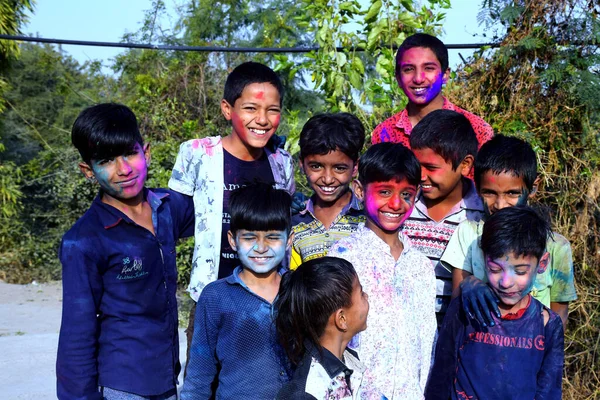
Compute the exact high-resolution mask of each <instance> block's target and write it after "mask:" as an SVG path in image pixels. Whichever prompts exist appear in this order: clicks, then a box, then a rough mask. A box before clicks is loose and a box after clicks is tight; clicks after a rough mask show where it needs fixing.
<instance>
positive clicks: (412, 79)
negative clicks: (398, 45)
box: [396, 47, 449, 105]
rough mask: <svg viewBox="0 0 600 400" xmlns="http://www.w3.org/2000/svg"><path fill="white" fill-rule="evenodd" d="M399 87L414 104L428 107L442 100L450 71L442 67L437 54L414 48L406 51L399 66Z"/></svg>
mask: <svg viewBox="0 0 600 400" xmlns="http://www.w3.org/2000/svg"><path fill="white" fill-rule="evenodd" d="M396 68H397V71H398V73H397V75H396V79H397V81H398V85H400V88H401V89H402V90H403V91H404V94H406V97H408V101H409V102H411V103H413V104H418V105H427V104H429V103H431V102H432V101H433V100H435V99H441V96H442V85H443V84H444V83H446V81H447V80H448V74H449V71H442V66H441V64H440V62H439V60H438V59H437V57H436V56H435V53H434V52H433V51H431V50H430V49H428V48H426V47H413V48H411V49H408V50H406V51H404V53H403V54H402V57H401V59H400V62H399V65H397V67H396Z"/></svg>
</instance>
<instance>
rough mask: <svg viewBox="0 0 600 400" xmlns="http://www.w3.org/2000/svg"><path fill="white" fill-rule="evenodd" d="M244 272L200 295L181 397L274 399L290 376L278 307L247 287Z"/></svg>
mask: <svg viewBox="0 0 600 400" xmlns="http://www.w3.org/2000/svg"><path fill="white" fill-rule="evenodd" d="M241 271H242V269H241V267H237V268H236V269H235V270H234V271H233V274H231V275H230V276H229V277H227V278H224V279H219V280H218V281H215V282H211V283H209V284H208V285H206V287H205V288H204V289H203V290H202V293H201V294H200V298H199V299H198V303H197V306H196V317H195V320H194V337H193V339H192V345H191V350H190V359H189V360H188V366H187V376H186V378H185V381H184V382H183V390H182V392H181V399H182V400H186V399H188V400H195V399H210V398H213V396H215V397H214V398H216V399H261V400H262V399H274V398H275V396H277V392H278V391H279V389H281V387H282V386H283V384H284V383H286V382H287V381H288V380H289V377H290V375H291V373H290V369H289V364H288V361H287V357H285V355H284V351H283V349H282V347H281V346H280V344H279V342H278V341H277V336H276V333H275V325H274V323H273V306H272V305H271V303H269V302H268V301H267V300H265V299H263V298H262V297H260V296H258V295H256V294H254V293H253V292H252V291H251V290H250V289H249V288H248V287H247V286H246V284H245V283H244V282H243V281H242V280H241V279H240V277H239V274H240V272H241ZM213 382H215V383H216V385H215V384H213Z"/></svg>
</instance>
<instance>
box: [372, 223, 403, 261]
mask: <svg viewBox="0 0 600 400" xmlns="http://www.w3.org/2000/svg"><path fill="white" fill-rule="evenodd" d="M365 227H366V228H369V229H370V230H372V231H373V233H375V235H377V237H378V238H379V239H381V240H383V242H384V243H385V244H387V245H388V246H390V253H391V254H392V257H394V260H396V261H397V260H398V259H399V258H400V254H402V250H404V244H402V241H401V240H400V237H399V236H398V232H399V229H398V230H397V231H384V230H383V229H381V228H380V227H379V226H377V224H375V223H374V222H373V221H371V219H370V218H368V217H367V221H366V222H365Z"/></svg>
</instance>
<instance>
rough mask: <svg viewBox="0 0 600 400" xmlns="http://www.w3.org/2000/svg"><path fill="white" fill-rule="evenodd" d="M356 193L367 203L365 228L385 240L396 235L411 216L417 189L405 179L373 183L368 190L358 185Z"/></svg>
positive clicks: (368, 186) (367, 186)
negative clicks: (385, 237) (391, 235)
mask: <svg viewBox="0 0 600 400" xmlns="http://www.w3.org/2000/svg"><path fill="white" fill-rule="evenodd" d="M355 192H356V195H357V196H358V198H359V199H361V200H364V202H365V214H366V216H367V222H366V223H365V226H366V227H367V228H369V229H371V230H372V231H373V232H375V234H377V236H379V237H381V238H383V237H384V236H387V235H390V234H393V235H396V234H397V232H398V230H399V229H400V227H401V226H402V224H403V223H404V221H405V220H406V219H407V218H408V217H409V216H410V213H411V211H412V209H413V207H414V204H415V195H416V193H417V187H416V186H415V185H412V184H410V183H409V182H408V181H407V180H406V178H404V179H402V180H400V181H399V180H391V181H386V182H371V183H369V184H367V185H366V188H363V187H362V185H360V183H357V185H356V187H355Z"/></svg>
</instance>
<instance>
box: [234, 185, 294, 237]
mask: <svg viewBox="0 0 600 400" xmlns="http://www.w3.org/2000/svg"><path fill="white" fill-rule="evenodd" d="M291 206H292V198H291V196H290V195H289V194H288V193H287V192H286V191H285V190H281V189H275V188H273V186H272V185H270V184H266V183H253V184H251V185H248V186H243V187H241V188H239V189H236V190H234V191H233V192H232V193H231V197H230V198H229V214H230V215H231V220H230V224H229V230H231V233H232V234H233V235H234V236H235V234H236V233H237V231H239V230H240V229H245V230H248V231H285V232H287V233H289V232H290V230H291V229H292V217H291V211H290V210H291Z"/></svg>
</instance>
